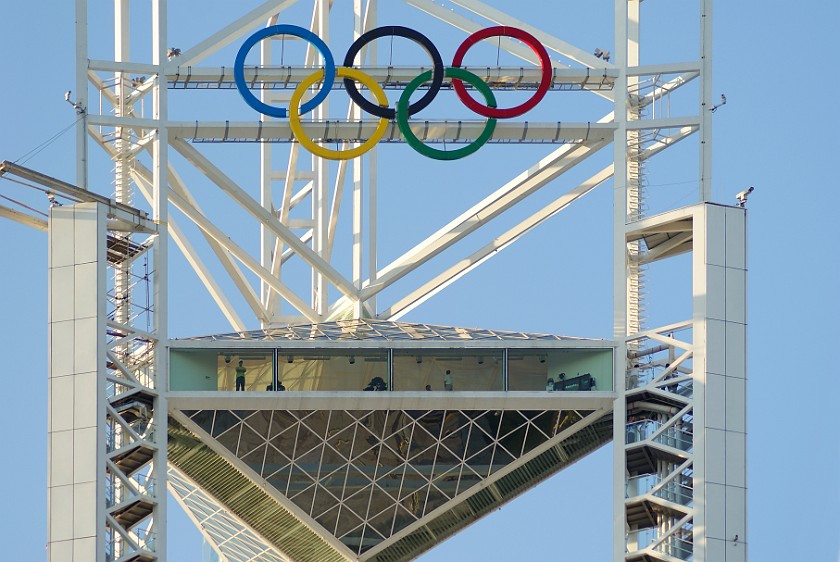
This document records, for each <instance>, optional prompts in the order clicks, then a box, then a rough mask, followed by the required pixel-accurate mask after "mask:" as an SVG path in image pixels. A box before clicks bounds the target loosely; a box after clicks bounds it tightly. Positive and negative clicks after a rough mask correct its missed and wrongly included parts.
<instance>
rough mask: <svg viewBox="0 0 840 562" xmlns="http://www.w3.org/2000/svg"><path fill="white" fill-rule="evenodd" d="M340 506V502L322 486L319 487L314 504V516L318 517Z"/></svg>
mask: <svg viewBox="0 0 840 562" xmlns="http://www.w3.org/2000/svg"><path fill="white" fill-rule="evenodd" d="M336 505H338V500H337V499H336V498H335V497H334V496H333V495H332V494H330V493H329V492H328V491H327V490H326V489H325V488H323V487H322V486H317V487H316V491H315V499H314V500H313V502H312V514H313V515H314V516H315V517H317V516H318V515H320V514H321V513H324V512H325V511H327V510H329V509H330V508H331V507H335V506H336Z"/></svg>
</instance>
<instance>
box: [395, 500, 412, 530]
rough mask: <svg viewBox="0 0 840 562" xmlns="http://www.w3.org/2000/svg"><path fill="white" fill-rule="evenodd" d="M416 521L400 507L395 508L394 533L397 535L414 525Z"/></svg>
mask: <svg viewBox="0 0 840 562" xmlns="http://www.w3.org/2000/svg"><path fill="white" fill-rule="evenodd" d="M415 521H416V519H415V518H414V516H413V515H412V514H411V513H410V512H409V511H408V510H407V509H405V508H404V507H403V506H402V505H398V506H397V514H396V517H394V533H398V532H400V531H402V530H403V529H405V528H406V527H408V526H409V525H411V524H412V523H414V522H415Z"/></svg>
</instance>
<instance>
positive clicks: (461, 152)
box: [397, 66, 496, 160]
mask: <svg viewBox="0 0 840 562" xmlns="http://www.w3.org/2000/svg"><path fill="white" fill-rule="evenodd" d="M445 76H446V77H447V78H458V79H460V80H465V81H466V82H468V83H469V84H472V86H473V87H474V88H475V89H476V90H478V91H479V92H480V93H481V95H483V96H484V101H485V102H486V103H487V106H488V107H496V96H494V95H493V91H492V90H491V89H490V86H488V85H487V84H486V83H485V82H484V80H482V79H481V78H479V77H478V76H476V75H475V74H473V73H472V72H469V71H467V70H464V69H463V68H454V67H451V66H450V67H447V69H446V73H445ZM431 78H432V71H431V70H427V71H426V72H424V73H423V74H421V75H420V76H418V77H417V78H415V79H414V80H412V81H411V82H409V83H408V86H406V87H405V90H404V91H403V93H402V95H401V96H400V99H399V101H398V102H397V125H398V126H399V128H400V132H401V133H402V136H403V138H405V141H406V142H407V143H408V145H409V146H410V147H411V148H413V149H414V150H416V151H417V152H419V153H420V154H422V155H423V156H426V157H428V158H434V159H435V160H458V159H459V158H463V157H464V156H469V155H470V154H472V153H473V152H475V151H476V150H478V149H479V148H481V147H482V146H484V143H486V142H487V141H488V140H489V139H490V137H491V136H493V131H494V130H495V129H496V119H495V118H492V117H491V118H489V119H487V123H486V125H485V126H484V131H482V133H481V134H480V135H479V136H478V138H477V139H475V140H474V141H472V142H471V143H470V144H468V145H467V146H464V147H462V148H459V149H457V150H438V149H436V148H432V147H430V146H428V145H425V144H423V141H421V140H420V139H418V138H417V137H416V136H415V135H414V133H413V132H412V131H411V127H410V126H409V124H408V104H409V99H410V98H411V94H413V93H414V91H415V90H416V89H417V88H419V87H420V85H421V84H422V83H423V82H427V81H428V80H431Z"/></svg>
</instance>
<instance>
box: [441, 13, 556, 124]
mask: <svg viewBox="0 0 840 562" xmlns="http://www.w3.org/2000/svg"><path fill="white" fill-rule="evenodd" d="M498 36H501V37H513V38H515V39H519V40H520V41H522V42H523V43H525V44H526V45H528V46H529V47H531V50H532V51H534V53H535V54H536V55H537V56H538V57H539V58H540V66H541V67H542V80H540V85H539V86H538V87H537V91H536V93H534V95H533V96H531V98H529V99H528V100H526V101H525V102H524V103H522V104H520V105H517V106H515V107H510V108H507V109H497V108H492V107H486V106H483V105H481V104H479V103H477V102H476V101H475V100H474V99H472V97H470V95H469V94H468V93H467V90H466V88H464V83H463V82H461V81H460V80H458V79H457V78H453V79H452V87H454V88H455V93H457V94H458V99H460V100H461V102H462V103H463V104H464V105H466V106H467V107H469V108H470V109H471V110H473V111H474V112H476V113H478V114H479V115H483V116H484V117H498V118H499V119H510V118H511V117H518V116H520V115H522V114H523V113H525V112H527V111H530V110H531V109H533V108H534V106H535V105H537V104H538V103H540V101H541V100H542V99H543V96H545V93H546V92H547V91H548V87H549V86H550V85H551V59H550V58H549V57H548V52H547V51H546V50H545V47H543V46H542V43H540V42H539V41H538V40H537V38H536V37H534V36H533V35H531V34H530V33H528V32H527V31H523V30H521V29H518V28H516V27H507V26H503V25H499V26H495V27H488V28H486V29H481V30H479V31H476V32H475V33H473V34H472V35H470V36H469V37H467V39H466V40H465V41H464V42H463V43H461V46H460V47H458V50H457V51H455V56H454V57H452V66H455V67H460V66H461V63H462V62H463V61H464V55H465V54H466V53H467V50H468V49H469V48H470V47H472V46H473V45H475V44H476V43H478V42H479V41H481V40H482V39H487V38H488V37H498Z"/></svg>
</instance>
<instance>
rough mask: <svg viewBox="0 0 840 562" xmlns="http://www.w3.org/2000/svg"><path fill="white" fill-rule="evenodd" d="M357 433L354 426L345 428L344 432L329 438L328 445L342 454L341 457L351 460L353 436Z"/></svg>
mask: <svg viewBox="0 0 840 562" xmlns="http://www.w3.org/2000/svg"><path fill="white" fill-rule="evenodd" d="M355 432H356V428H355V427H354V426H353V425H351V426H349V427H347V428H345V429H344V431H341V432H339V433H336V434H335V435H332V436H331V437H329V438H328V439H327V443H329V444H330V445H331V446H332V448H333V449H335V450H336V451H338V452H339V453H341V455H342V456H343V457H344V458H346V459H347V460H350V458H351V456H352V455H351V454H350V448H351V446H352V445H353V435H354V434H355Z"/></svg>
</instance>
